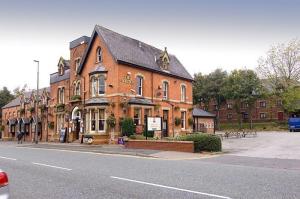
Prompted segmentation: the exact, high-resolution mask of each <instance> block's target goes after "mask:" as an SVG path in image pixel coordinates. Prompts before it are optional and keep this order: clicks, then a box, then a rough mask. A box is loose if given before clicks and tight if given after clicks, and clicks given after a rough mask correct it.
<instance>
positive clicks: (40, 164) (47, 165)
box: [32, 162, 72, 171]
mask: <svg viewBox="0 0 300 199" xmlns="http://www.w3.org/2000/svg"><path fill="white" fill-rule="evenodd" d="M32 164H35V165H39V166H44V167H51V168H55V169H62V170H67V171H72V169H69V168H64V167H58V166H53V165H49V164H42V163H38V162H32Z"/></svg>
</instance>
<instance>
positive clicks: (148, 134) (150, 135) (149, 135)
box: [143, 131, 154, 138]
mask: <svg viewBox="0 0 300 199" xmlns="http://www.w3.org/2000/svg"><path fill="white" fill-rule="evenodd" d="M143 136H145V137H146V131H144V132H143ZM147 137H149V138H153V137H154V131H148V132H147Z"/></svg>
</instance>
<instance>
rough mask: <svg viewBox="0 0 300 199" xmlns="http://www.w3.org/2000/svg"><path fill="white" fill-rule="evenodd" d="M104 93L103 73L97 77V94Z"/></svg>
mask: <svg viewBox="0 0 300 199" xmlns="http://www.w3.org/2000/svg"><path fill="white" fill-rule="evenodd" d="M103 94H105V78H104V76H103V75H101V76H100V77H99V95H103Z"/></svg>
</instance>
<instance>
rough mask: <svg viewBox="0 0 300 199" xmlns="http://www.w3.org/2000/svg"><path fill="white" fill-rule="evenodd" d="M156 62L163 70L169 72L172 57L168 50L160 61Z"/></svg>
mask: <svg viewBox="0 0 300 199" xmlns="http://www.w3.org/2000/svg"><path fill="white" fill-rule="evenodd" d="M156 62H157V64H158V65H159V66H160V68H161V69H162V70H169V64H170V57H169V54H168V52H167V48H165V50H164V51H163V52H162V53H161V54H160V56H159V59H158V60H156Z"/></svg>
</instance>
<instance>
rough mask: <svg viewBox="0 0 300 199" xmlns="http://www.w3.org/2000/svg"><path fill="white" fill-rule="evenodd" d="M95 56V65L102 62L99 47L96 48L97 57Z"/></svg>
mask: <svg viewBox="0 0 300 199" xmlns="http://www.w3.org/2000/svg"><path fill="white" fill-rule="evenodd" d="M96 56H97V60H96V62H97V63H99V62H102V49H101V47H98V48H97V55H96Z"/></svg>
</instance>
